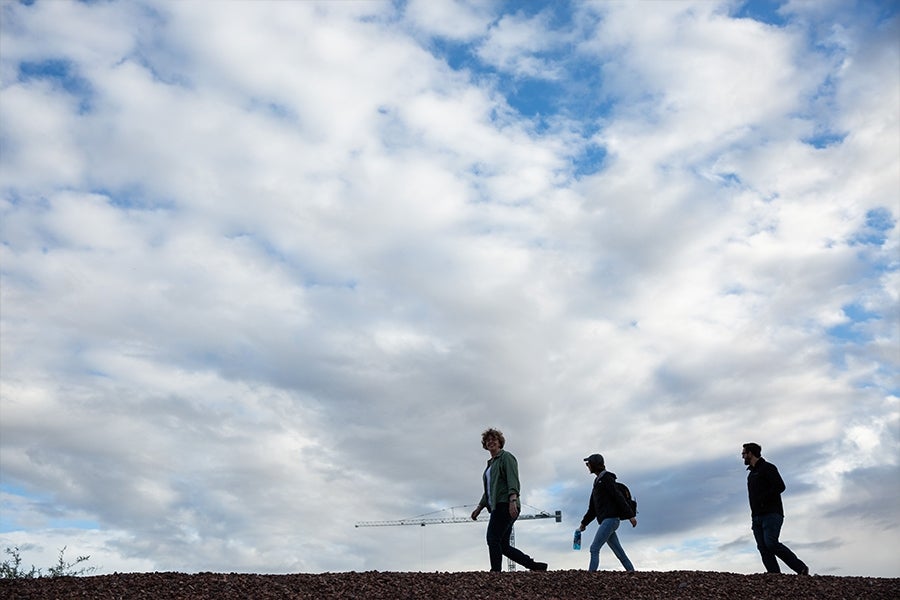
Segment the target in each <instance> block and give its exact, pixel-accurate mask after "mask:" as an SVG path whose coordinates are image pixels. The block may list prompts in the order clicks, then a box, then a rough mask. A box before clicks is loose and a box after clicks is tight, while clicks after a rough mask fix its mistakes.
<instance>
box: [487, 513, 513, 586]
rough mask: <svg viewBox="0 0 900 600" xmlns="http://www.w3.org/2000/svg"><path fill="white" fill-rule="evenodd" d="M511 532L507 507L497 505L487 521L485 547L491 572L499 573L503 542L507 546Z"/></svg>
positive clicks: (501, 564) (510, 521)
mask: <svg viewBox="0 0 900 600" xmlns="http://www.w3.org/2000/svg"><path fill="white" fill-rule="evenodd" d="M510 531H512V520H511V519H510V517H509V505H508V504H503V505H500V504H498V505H497V508H495V509H494V510H493V511H491V518H490V520H489V521H488V528H487V545H488V554H489V555H490V557H491V571H500V570H501V568H502V567H503V540H504V539H505V541H506V545H509V532H510Z"/></svg>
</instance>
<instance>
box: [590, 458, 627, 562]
mask: <svg viewBox="0 0 900 600" xmlns="http://www.w3.org/2000/svg"><path fill="white" fill-rule="evenodd" d="M584 462H585V465H586V466H587V468H588V470H589V471H590V472H591V474H593V475H594V476H595V477H594V487H593V489H592V490H591V499H590V501H589V502H588V509H587V512H586V513H584V517H582V519H581V527H579V530H580V531H584V530H585V528H587V526H588V524H589V523H590V522H591V521H592V520H594V519H596V520H597V523H599V524H600V526H599V527H598V528H597V533H596V534H594V541H593V542H592V543H591V560H590V563H589V564H588V571H596V570H597V568H598V567H599V566H600V548H601V547H602V546H603V544H608V545H609V547H610V549H611V550H612V551H613V554H615V555H616V558H618V559H619V562H621V563H622V566H623V567H625V570H626V571H634V565H632V564H631V561H630V560H629V559H628V555H626V554H625V550H624V549H623V548H622V544H620V543H619V536H617V535H616V529H618V528H619V522H620V521H624V520H625V519H627V520H628V521H630V522H631V526H632V527H637V519H636V518H635V514H634V509H632V507H631V505H630V504H629V503H628V501H627V500H626V499H625V497H624V496H623V495H622V493H621V492H620V491H619V490H618V488H617V487H616V474H615V473H610V472H609V471H607V470H606V465H605V463H604V460H603V456H602V455H600V454H591V455H590V456H588V457H587V458H585V459H584Z"/></svg>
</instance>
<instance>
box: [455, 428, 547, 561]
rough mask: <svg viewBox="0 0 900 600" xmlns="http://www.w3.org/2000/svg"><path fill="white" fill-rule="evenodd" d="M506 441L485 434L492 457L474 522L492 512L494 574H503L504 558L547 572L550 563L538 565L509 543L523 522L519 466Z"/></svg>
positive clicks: (489, 431)
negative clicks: (499, 572) (516, 525)
mask: <svg viewBox="0 0 900 600" xmlns="http://www.w3.org/2000/svg"><path fill="white" fill-rule="evenodd" d="M505 445H506V438H504V437H503V433H502V432H500V431H498V430H496V429H487V430H485V431H484V432H483V433H482V434H481V447H482V448H484V449H485V450H487V451H488V452H490V453H491V458H490V459H488V461H487V467H486V468H485V470H484V474H483V475H482V477H481V482H482V485H483V487H484V494H482V496H481V500H479V502H478V506H477V508H475V510H474V511H472V520H473V521H475V520H477V519H478V515H479V514H481V511H482V510H483V509H485V508H486V509H488V512H489V513H490V515H491V518H490V519H489V520H488V527H487V535H486V538H487V545H488V554H489V555H490V559H491V571H499V570H500V567H501V566H502V565H503V557H504V556H506V557H507V558H510V559H512V560H513V561H515V562H517V563H519V564H520V565H522V566H523V567H525V568H527V569H531V570H532V571H546V570H547V563H544V562H537V561H535V560H534V559H533V558H531V557H530V556H528V555H527V554H525V553H524V552H522V551H521V550H519V549H518V548H515V547H513V546H511V545H510V543H509V536H510V534H511V533H512V528H513V524H514V523H515V522H516V519H518V518H519V511H520V510H521V501H520V499H519V465H518V462H517V461H516V457H515V456H513V455H512V453H510V452H507V451H506V450H504V449H503V446H505Z"/></svg>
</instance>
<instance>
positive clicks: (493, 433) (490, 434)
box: [481, 427, 506, 449]
mask: <svg viewBox="0 0 900 600" xmlns="http://www.w3.org/2000/svg"><path fill="white" fill-rule="evenodd" d="M488 438H496V440H497V441H498V442H499V443H500V447H501V448H502V447H503V446H504V445H505V444H506V438H505V437H503V432H502V431H500V430H499V429H494V428H493V427H491V428H490V429H485V430H484V431H483V432H482V434H481V447H482V448H484V449H487V441H488Z"/></svg>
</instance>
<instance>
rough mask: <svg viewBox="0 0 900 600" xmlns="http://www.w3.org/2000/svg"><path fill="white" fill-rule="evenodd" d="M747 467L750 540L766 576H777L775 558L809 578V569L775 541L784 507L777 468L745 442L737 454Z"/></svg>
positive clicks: (782, 486) (750, 444)
mask: <svg viewBox="0 0 900 600" xmlns="http://www.w3.org/2000/svg"><path fill="white" fill-rule="evenodd" d="M741 457H742V458H743V459H744V464H745V465H747V470H748V471H749V473H748V474H747V492H748V494H749V496H750V514H751V516H752V519H753V537H754V538H756V547H757V548H758V549H759V554H760V555H761V556H762V561H763V565H765V567H766V571H768V572H769V573H780V572H781V569H780V568H779V566H778V560H777V559H776V557H777V558H780V559H781V560H783V561H784V564H786V565H787V566H788V567H790V568H791V569H793V570H794V571H796V572H797V574H798V575H809V567H807V566H806V564H805V563H804V562H803V561H802V560H800V559H799V558H797V555H796V554H794V553H793V552H791V549H790V548H788V547H787V546H785V545H784V544H782V543H781V542H779V541H778V536H779V535H780V534H781V525H782V524H783V523H784V507H783V506H782V504H781V493H782V492H783V491H784V490H785V485H784V480H783V479H782V478H781V475H780V474H779V473H778V468H776V467H775V465H773V464H772V463H770V462H767V461H766V460H765V459H764V458H763V457H762V447H761V446H760V445H759V444H756V443H753V442H748V443H746V444H744V449H743V450H742V451H741Z"/></svg>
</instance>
